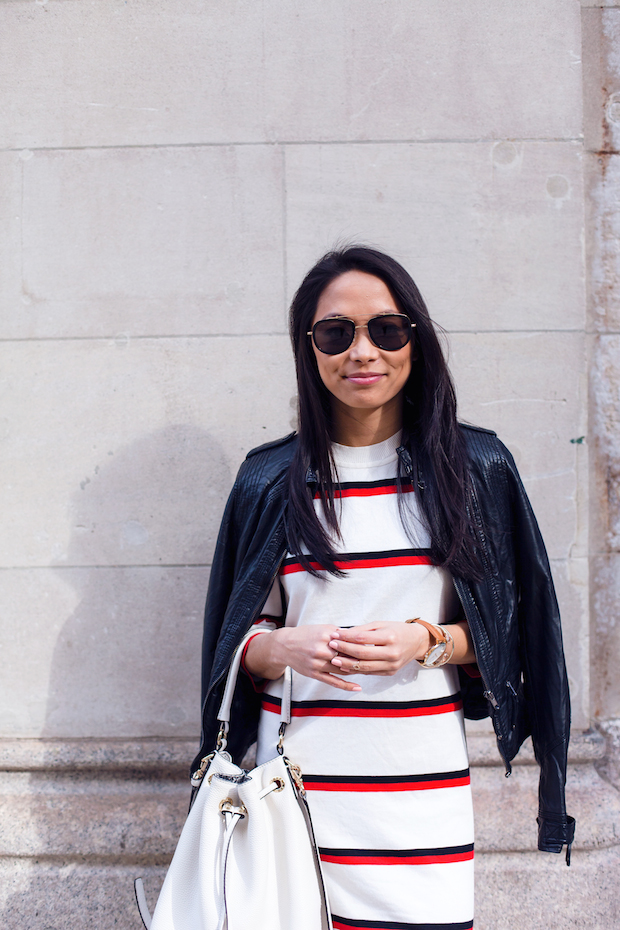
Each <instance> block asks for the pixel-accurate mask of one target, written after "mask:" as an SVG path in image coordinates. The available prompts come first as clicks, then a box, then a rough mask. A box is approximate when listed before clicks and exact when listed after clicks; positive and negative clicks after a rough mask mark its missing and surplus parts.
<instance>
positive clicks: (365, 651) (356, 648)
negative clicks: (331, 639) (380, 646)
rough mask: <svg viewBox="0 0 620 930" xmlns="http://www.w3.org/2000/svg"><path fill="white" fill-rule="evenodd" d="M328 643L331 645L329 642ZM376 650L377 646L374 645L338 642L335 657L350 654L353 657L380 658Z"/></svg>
mask: <svg viewBox="0 0 620 930" xmlns="http://www.w3.org/2000/svg"><path fill="white" fill-rule="evenodd" d="M329 645H330V647H332V644H331V643H330V644H329ZM332 648H333V647H332ZM376 650H377V647H376V646H374V645H371V646H362V645H360V644H358V643H338V649H337V657H339V658H342V656H350V657H352V658H353V659H366V660H370V661H372V660H375V659H377V658H379V659H381V658H382V657H381V655H379V656H378V655H377V651H376ZM332 661H333V659H332Z"/></svg>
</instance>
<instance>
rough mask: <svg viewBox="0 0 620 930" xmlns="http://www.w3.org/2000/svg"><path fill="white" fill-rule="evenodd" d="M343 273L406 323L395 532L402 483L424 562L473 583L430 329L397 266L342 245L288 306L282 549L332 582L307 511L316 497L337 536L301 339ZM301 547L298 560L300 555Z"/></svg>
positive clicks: (321, 388)
mask: <svg viewBox="0 0 620 930" xmlns="http://www.w3.org/2000/svg"><path fill="white" fill-rule="evenodd" d="M347 271H363V272H366V273H367V274H371V275H374V276H375V277H377V278H380V279H381V280H382V281H383V282H384V284H385V285H386V286H387V287H388V289H389V291H390V293H391V294H392V297H393V298H394V301H395V303H396V305H397V307H398V308H399V310H400V311H401V312H402V313H406V314H407V316H408V317H409V318H410V320H411V321H412V322H414V323H415V324H416V328H415V349H416V358H415V361H414V363H413V365H412V370H411V375H410V377H409V379H408V381H407V384H406V385H405V398H404V403H403V440H402V446H401V450H400V452H401V454H400V457H399V476H398V487H399V506H400V512H401V518H402V519H403V523H404V524H405V528H406V529H407V520H406V516H405V507H404V505H403V503H402V501H403V497H402V495H401V494H400V488H401V486H402V482H403V481H404V480H412V481H413V482H414V487H415V490H416V491H417V492H418V494H419V501H420V507H421V510H422V515H423V517H424V519H425V521H426V524H427V527H428V530H429V533H430V536H431V557H432V559H433V562H434V563H435V564H436V565H441V566H444V567H445V568H447V569H449V570H450V571H452V572H453V573H454V574H456V575H461V576H462V577H465V578H479V577H480V564H479V562H478V558H477V556H476V551H475V540H474V534H473V530H472V526H471V521H470V518H469V516H468V513H467V505H466V501H467V494H468V488H469V478H468V471H467V453H466V449H465V443H464V439H463V436H462V433H461V430H460V428H459V426H458V424H457V420H456V395H455V391H454V385H453V383H452V378H451V377H450V372H449V371H448V366H447V365H446V361H445V359H444V356H443V352H442V350H441V346H440V344H439V340H438V338H437V334H436V331H435V326H434V324H433V322H432V320H431V318H430V316H429V313H428V310H427V308H426V305H425V303H424V300H423V299H422V295H421V294H420V292H419V290H418V288H417V287H416V285H415V283H414V281H413V279H412V278H411V276H410V275H409V274H408V273H407V272H406V271H405V269H404V268H403V267H402V265H400V264H399V263H398V262H397V261H395V260H394V259H393V258H390V256H389V255H385V254H384V253H383V252H379V251H377V250H376V249H371V248H367V247H365V246H357V245H353V246H348V247H346V248H344V249H340V250H336V251H332V252H328V253H327V254H326V255H324V256H323V258H321V259H320V260H319V261H318V262H317V263H316V265H315V266H314V267H313V268H312V269H311V270H310V271H309V272H308V274H307V275H306V277H305V278H304V280H303V281H302V283H301V286H300V287H299V290H298V291H297V293H296V294H295V297H294V298H293V302H292V304H291V310H290V320H289V324H290V334H291V340H292V343H293V351H294V354H295V366H296V370H297V385H298V391H299V438H298V444H297V448H296V451H295V454H294V457H293V460H292V462H291V466H290V470H289V476H288V500H289V503H288V509H287V540H288V547H289V551H291V552H292V553H294V554H295V555H296V556H297V557H298V558H299V559H300V561H301V563H302V564H303V565H304V567H305V568H306V569H307V570H308V571H310V572H312V574H315V575H316V574H318V572H317V570H316V568H315V567H313V565H312V564H311V563H312V562H314V563H317V562H318V563H319V564H320V566H321V567H322V568H323V569H324V570H326V571H328V572H330V573H331V574H334V575H339V574H341V572H340V571H339V570H338V568H337V567H336V565H335V559H336V553H335V551H334V548H333V544H332V542H331V540H330V538H329V535H328V532H327V530H326V529H325V528H324V527H323V526H322V524H321V522H320V521H319V519H318V518H317V515H316V512H315V509H314V504H313V497H314V495H315V494H316V493H317V492H318V494H319V495H320V498H321V500H322V505H323V512H324V515H325V521H326V524H327V526H328V527H329V529H331V530H332V531H333V532H334V534H335V535H336V536H338V535H339V527H338V516H337V511H336V507H335V505H334V479H333V475H334V471H335V469H334V462H333V458H332V453H331V433H332V425H333V423H332V405H331V394H330V392H329V391H328V390H327V388H326V387H325V385H324V384H323V382H322V380H321V377H320V375H319V371H318V368H317V364H316V358H315V355H314V350H313V347H312V345H311V338H310V337H309V336H308V335H307V333H308V331H309V330H310V329H311V328H312V320H313V318H314V315H315V313H316V308H317V304H318V301H319V297H320V296H321V294H322V293H323V291H324V290H325V288H326V287H327V285H328V284H330V282H331V281H333V280H334V279H335V278H337V277H339V276H340V275H342V274H345V272H347ZM304 545H305V547H306V549H307V550H308V551H309V554H308V555H305V554H304V552H303V551H302V549H303V547H304Z"/></svg>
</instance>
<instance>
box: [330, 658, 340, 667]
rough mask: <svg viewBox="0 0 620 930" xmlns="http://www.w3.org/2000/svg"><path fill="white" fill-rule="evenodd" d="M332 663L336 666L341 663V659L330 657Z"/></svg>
mask: <svg viewBox="0 0 620 930" xmlns="http://www.w3.org/2000/svg"><path fill="white" fill-rule="evenodd" d="M332 665H337V666H338V668H340V666H341V665H342V659H332Z"/></svg>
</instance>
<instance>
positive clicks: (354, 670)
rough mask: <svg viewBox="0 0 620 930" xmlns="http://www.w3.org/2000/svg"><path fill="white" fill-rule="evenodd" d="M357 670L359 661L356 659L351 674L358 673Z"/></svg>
mask: <svg viewBox="0 0 620 930" xmlns="http://www.w3.org/2000/svg"><path fill="white" fill-rule="evenodd" d="M359 670H360V663H359V659H358V660H357V662H356V663H355V665H354V666H353V668H352V671H353V672H359Z"/></svg>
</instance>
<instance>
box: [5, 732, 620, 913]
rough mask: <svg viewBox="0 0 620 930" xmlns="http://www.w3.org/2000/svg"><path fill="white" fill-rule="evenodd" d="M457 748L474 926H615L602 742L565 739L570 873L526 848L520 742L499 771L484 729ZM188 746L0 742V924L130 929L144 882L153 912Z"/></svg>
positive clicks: (619, 802)
mask: <svg viewBox="0 0 620 930" xmlns="http://www.w3.org/2000/svg"><path fill="white" fill-rule="evenodd" d="M468 742H469V747H470V762H471V768H472V785H473V790H474V804H475V809H476V913H477V916H476V930H506V928H510V930H537V928H545V930H555V928H557V930H565V928H571V927H579V928H592V930H594V928H596V930H601V928H605V930H610V928H614V927H620V917H619V916H618V913H617V909H616V889H617V887H618V882H619V880H620V794H619V793H618V791H617V789H616V788H615V787H613V785H611V784H610V783H609V782H608V781H607V780H605V778H603V777H601V776H600V775H599V774H598V772H597V771H596V768H595V766H598V767H599V768H601V770H603V769H604V764H605V760H606V758H607V757H606V744H605V741H604V739H603V738H602V737H601V736H600V735H599V734H597V733H590V732H588V733H585V734H575V736H574V738H573V741H572V744H571V754H570V771H569V782H568V785H569V786H568V799H569V810H570V813H572V814H574V815H575V816H576V817H577V822H578V831H577V838H576V843H575V847H574V850H573V862H572V865H571V868H570V869H569V868H567V867H566V864H565V858H564V855H561V856H554V855H546V854H544V853H539V852H537V851H536V824H535V815H536V788H537V776H538V770H537V767H536V766H535V764H534V761H533V756H532V753H531V748H530V747H529V746H528V745H527V744H526V745H525V746H524V747H523V750H522V752H521V753H520V755H519V757H518V759H517V760H516V765H515V766H514V770H513V775H512V777H511V778H510V779H506V778H504V777H503V769H502V767H501V766H500V765H499V757H498V756H497V753H496V750H495V748H494V745H493V737H492V736H491V735H489V734H488V733H484V732H474V733H470V736H469V739H468ZM609 745H610V748H611V750H612V751H613V745H612V744H611V743H610V744H609ZM194 748H195V741H194V740H183V739H178V740H166V741H163V740H157V739H152V740H133V741H132V740H107V741H101V740H10V741H9V740H6V741H3V742H0V806H1V807H2V818H1V820H0V925H1V926H2V927H3V930H4V928H5V930H26V928H30V927H36V928H37V930H66V928H67V927H71V928H76V930H78V928H82V927H86V926H88V927H95V928H97V930H140V927H141V921H140V917H139V914H138V910H137V907H136V904H135V900H134V894H133V880H134V878H136V877H138V876H142V878H143V879H144V883H145V888H146V894H147V900H148V902H149V906H150V907H151V909H153V908H154V906H155V902H156V900H157V895H158V893H159V888H160V887H161V882H162V881H163V877H164V875H165V871H166V867H167V863H168V862H169V860H170V858H171V856H172V853H173V851H174V847H175V845H176V841H177V838H178V834H179V832H180V830H181V828H182V825H183V822H184V819H185V815H186V812H187V802H188V796H189V790H188V780H187V762H188V759H190V758H191V757H192V755H193V752H194ZM256 930H258V928H256Z"/></svg>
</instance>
